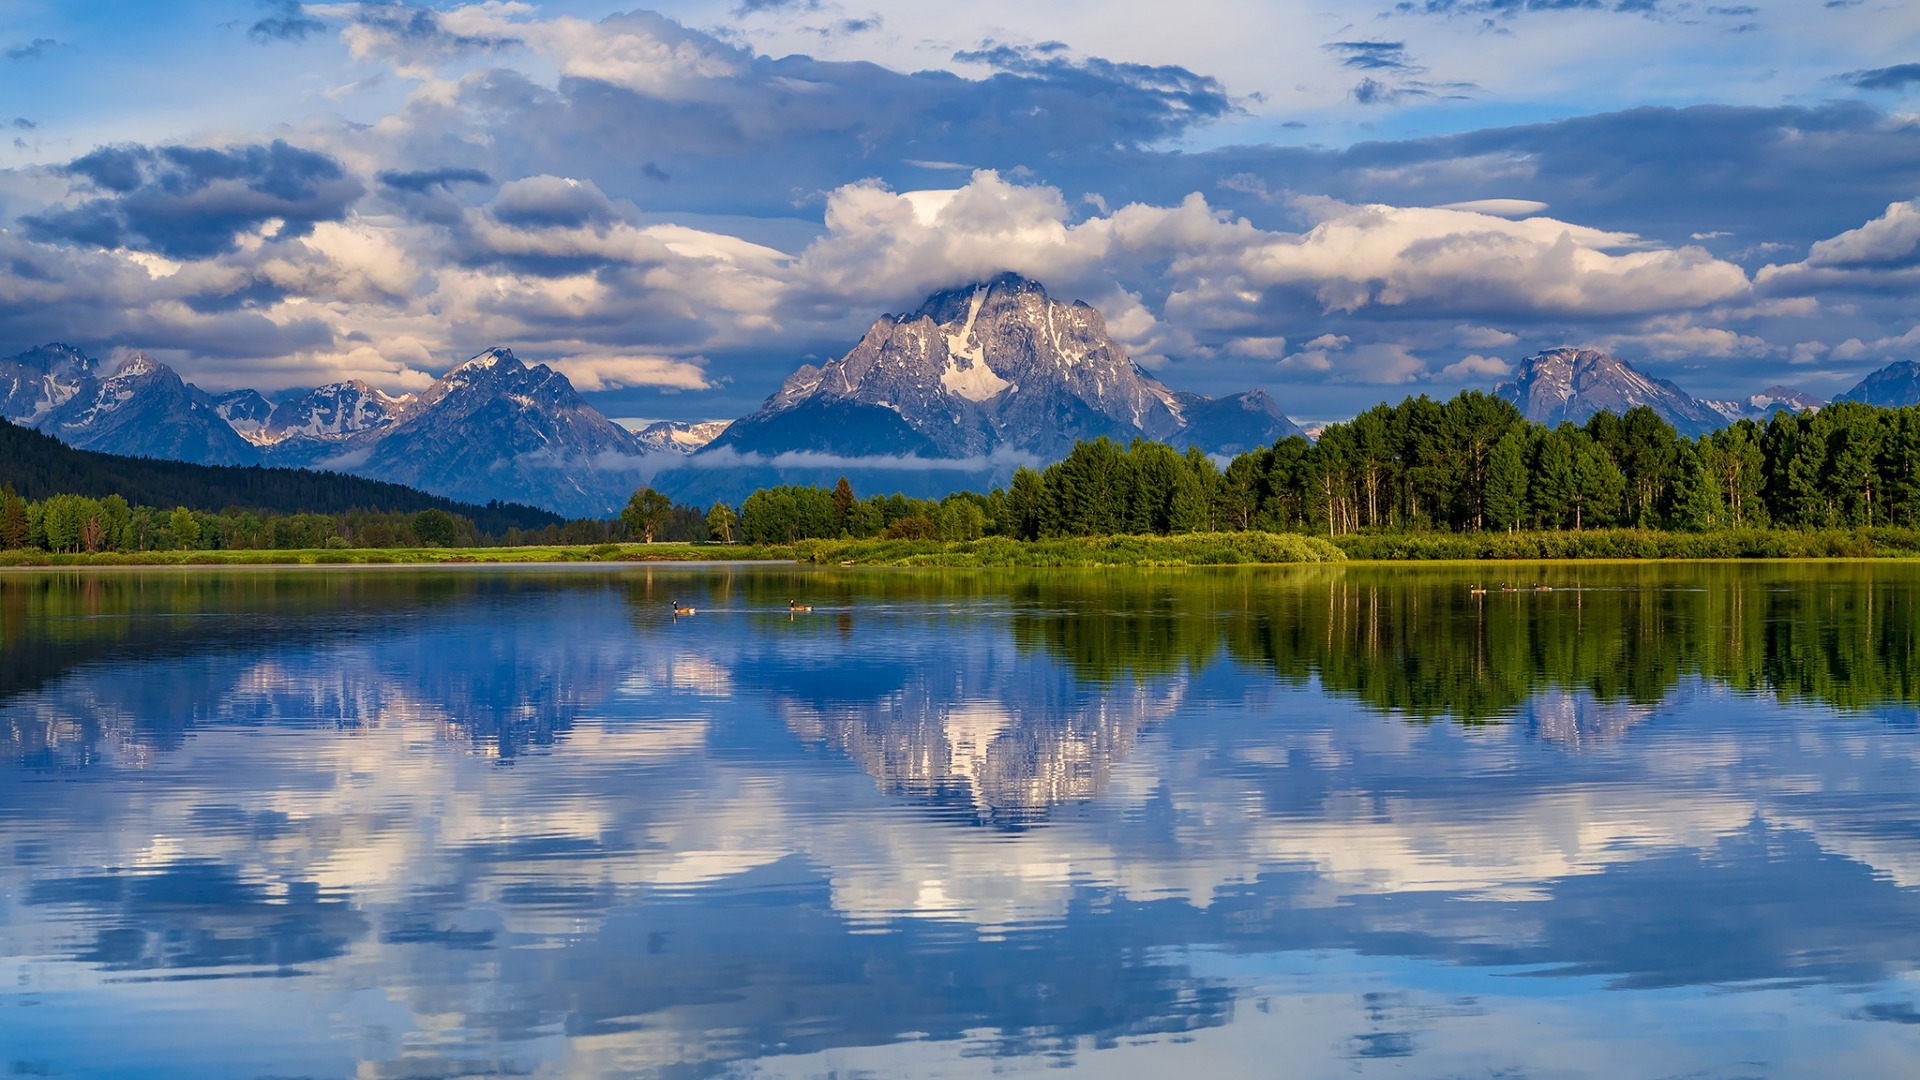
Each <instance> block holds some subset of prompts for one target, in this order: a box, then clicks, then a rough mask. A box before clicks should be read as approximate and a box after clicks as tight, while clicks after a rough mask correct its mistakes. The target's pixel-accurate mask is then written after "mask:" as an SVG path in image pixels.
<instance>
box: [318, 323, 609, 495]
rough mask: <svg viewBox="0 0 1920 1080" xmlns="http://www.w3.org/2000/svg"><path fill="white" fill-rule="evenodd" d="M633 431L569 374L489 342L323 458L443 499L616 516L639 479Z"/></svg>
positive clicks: (332, 464) (330, 463) (327, 463)
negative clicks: (384, 420)
mask: <svg viewBox="0 0 1920 1080" xmlns="http://www.w3.org/2000/svg"><path fill="white" fill-rule="evenodd" d="M642 453H644V450H643V449H642V447H641V445H640V443H639V440H637V439H635V438H634V436H633V433H632V432H630V431H628V430H627V429H625V428H623V427H621V426H620V425H618V424H616V423H614V422H613V421H611V420H608V419H607V418H606V417H605V416H602V415H601V414H600V413H599V411H597V410H596V409H594V408H593V407H592V406H590V405H588V404H587V403H586V402H585V401H583V400H582V399H581V397H580V394H579V392H578V391H576V390H574V388H573V384H572V383H571V382H568V381H567V377H566V376H565V375H562V374H560V373H559V372H557V371H554V370H552V369H551V368H549V367H547V366H546V365H545V364H537V365H535V366H533V367H528V366H526V365H525V364H523V363H521V362H520V360H519V358H518V357H515V356H514V355H513V351H512V350H511V349H488V350H487V351H485V352H483V353H481V354H480V355H478V356H476V357H474V358H473V359H471V360H468V361H467V362H466V363H464V364H461V365H460V366H459V367H456V368H454V369H453V370H452V371H449V372H447V373H446V374H445V375H443V376H441V378H440V379H439V380H438V381H437V382H435V383H434V384H433V385H432V386H431V387H429V388H428V389H427V390H426V391H424V392H423V393H421V394H420V396H419V398H418V400H417V401H415V402H413V403H412V404H410V405H409V406H407V408H406V409H405V410H404V411H403V412H402V413H401V414H400V416H399V419H397V420H396V421H395V422H394V423H392V424H390V425H384V426H381V427H377V428H373V429H370V430H366V431H362V432H360V433H359V434H356V435H354V436H353V437H352V438H350V439H348V440H346V441H345V442H344V443H342V444H340V452H339V453H338V455H337V456H334V457H331V458H326V459H322V460H321V461H320V462H319V464H320V465H323V466H327V467H332V468H339V469H343V470H345V471H349V472H353V473H357V474H359V475H361V476H371V477H378V478H380V479H382V480H390V481H393V482H396V483H402V484H406V485H408V486H410V487H418V488H421V489H423V490H426V491H431V492H434V493H436V494H440V495H445V496H448V497H449V498H458V499H468V500H477V499H482V498H501V497H505V498H509V499H512V500H514V501H516V502H527V503H534V504H537V505H540V506H545V507H549V508H552V509H554V510H557V511H559V512H561V513H564V514H569V515H572V516H578V517H586V516H595V517H607V516H611V515H612V514H614V513H617V512H618V511H619V509H620V507H622V506H624V505H625V504H626V501H627V498H628V497H629V496H630V495H632V494H633V490H634V488H635V487H637V486H638V485H639V483H640V478H639V475H638V473H637V472H636V469H637V468H638V467H639V465H640V463H639V461H638V460H637V459H638V458H639V457H640V455H641V454H642Z"/></svg>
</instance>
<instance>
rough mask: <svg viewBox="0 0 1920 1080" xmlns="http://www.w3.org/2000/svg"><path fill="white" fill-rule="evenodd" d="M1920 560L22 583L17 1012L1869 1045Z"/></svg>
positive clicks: (1581, 1055) (1397, 1054)
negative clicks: (686, 606)
mask: <svg viewBox="0 0 1920 1080" xmlns="http://www.w3.org/2000/svg"><path fill="white" fill-rule="evenodd" d="M1500 575H1506V576H1507V577H1509V578H1511V580H1510V581H1509V582H1508V583H1509V584H1512V585H1515V586H1516V587H1517V589H1516V591H1514V592H1502V591H1499V586H1500V584H1501V576H1500ZM1476 583H1481V584H1487V585H1489V586H1490V589H1489V591H1488V592H1487V593H1486V594H1485V595H1473V594H1472V593H1470V592H1469V589H1468V586H1469V585H1472V584H1476ZM1535 583H1539V584H1543V585H1549V586H1551V589H1550V590H1548V591H1534V590H1533V589H1532V588H1531V587H1530V586H1532V585H1533V584H1535ZM794 596H799V597H802V598H803V602H808V603H811V604H813V606H814V608H815V610H814V612H813V613H811V614H806V615H794V616H790V615H789V614H788V612H787V610H786V601H787V600H788V599H789V598H790V597H794ZM676 598H677V599H683V600H688V601H690V602H692V603H694V605H695V606H697V607H698V608H699V609H700V614H699V615H697V616H694V617H690V618H683V619H680V620H677V621H676V620H674V619H673V618H672V617H671V615H670V614H669V612H668V604H667V601H669V600H672V599H676ZM1917 601H1920V569H1916V568H1915V567H1913V566H1911V565H1907V564H1895V563H1858V564H1821V565H1792V564H1780V565H1734V564H1700V565H1617V566H1616V565H1594V564H1588V565H1573V564H1566V565H1553V566H1538V567H1520V566H1514V567H1499V568H1495V569H1493V570H1488V569H1484V568H1462V567H1424V568H1423V567H1408V566H1396V567H1391V568H1375V567H1363V566H1353V567H1344V568H1341V567H1332V568H1302V569H1247V570H1221V571H1185V572H1177V571H1167V572H1093V573H1084V572H1072V573H1066V572H1057V573H1041V572H1034V573H1011V572H943V571H915V572H910V573H909V572H891V571H852V572H839V571H818V570H811V569H806V568H782V567H756V568H746V569H740V568H707V569H658V568H651V569H650V568H644V567H639V568H631V569H627V568H621V569H608V568H605V567H582V568H567V569H553V570H539V569H521V570H504V571H495V570H489V569H459V570H452V569H449V570H427V571H414V570H382V571H373V570H369V571H347V570H341V571H330V572H325V573H320V572H287V571H279V572H273V571H201V572H191V573H185V572H168V571H158V572H137V573H136V572H129V573H71V574H15V575H4V576H0V826H3V827H0V964H3V965H4V968H5V970H4V971H3V972H0V977H4V978H5V980H6V983H5V985H6V986H7V987H8V988H9V989H7V990H6V991H0V1044H4V1045H5V1046H6V1047H7V1048H8V1049H7V1056H8V1060H9V1061H10V1062H11V1063H12V1066H11V1067H12V1068H13V1070H14V1071H15V1072H16V1073H25V1074H34V1073H46V1074H55V1073H57V1074H61V1075H98V1076H106V1075H114V1076H118V1075H151V1076H196V1077H198V1076H247V1077H252V1076H260V1075H268V1074H272V1075H310V1076H366V1077H385V1076H390V1077H423V1076H432V1077H438V1076H466V1075H497V1074H516V1075H517V1074H528V1073H531V1074H535V1075H565V1076H630V1075H639V1076H658V1077H680V1076H705V1075H721V1074H727V1075H732V1074H736V1073H738V1074H743V1075H744V1074H751V1075H801V1076H812V1075H829V1074H836V1073H837V1074H862V1075H880V1076H890V1075H899V1076H910V1075H929V1074H934V1073H939V1074H943V1075H946V1074H960V1075H974V1074H980V1075H985V1074H992V1073H1006V1072H1025V1071H1029V1070H1032V1071H1038V1070H1041V1069H1044V1068H1052V1067H1056V1066H1062V1065H1076V1066H1081V1067H1084V1068H1089V1069H1093V1070H1094V1071H1095V1074H1096V1075H1102V1076H1106V1075H1140V1076H1152V1075H1164V1074H1166V1073H1167V1072H1169V1071H1174V1070H1180V1069H1205V1070H1206V1071H1208V1072H1209V1073H1213V1074H1218V1075H1224V1076H1239V1075H1245V1076H1267V1075H1272V1074H1273V1073H1274V1069H1275V1065H1276V1062H1277V1061H1284V1062H1285V1063H1286V1068H1285V1070H1284V1071H1286V1072H1288V1073H1289V1074H1298V1075H1321V1074H1329V1075H1331V1074H1336V1073H1337V1074H1342V1075H1345V1074H1349V1073H1352V1072H1356V1071H1357V1072H1360V1073H1362V1074H1366V1073H1368V1072H1370V1071H1375V1070H1386V1071H1391V1070H1392V1069H1394V1068H1398V1067H1404V1066H1408V1065H1411V1066H1412V1067H1413V1068H1414V1070H1415V1071H1416V1072H1418V1073H1419V1074H1422V1075H1433V1074H1444V1075H1496V1074H1505V1075H1516V1074H1527V1075H1535V1074H1548V1073H1550V1074H1553V1075H1593V1076H1615V1075H1643V1074H1644V1075H1670V1074H1687V1073H1699V1074H1702V1075H1718V1074H1721V1073H1727V1072H1740V1073H1741V1074H1743V1075H1777V1076H1816V1075H1835V1074H1837V1073H1842V1072H1844V1073H1850V1074H1852V1075H1903V1074H1904V1073H1905V1071H1906V1069H1907V1068H1908V1067H1909V1066H1911V1064H1912V1062H1913V1061H1914V1060H1915V1053H1916V1051H1917V1050H1920V1026H1916V1025H1914V1024H1912V1023H1911V1022H1910V1021H1911V1020H1912V1019H1913V1018H1914V1017H1915V1016H1920V1010H1917V1009H1916V1006H1915V992H1914V987H1915V985H1916V983H1917V982H1920V974H1917V972H1920V895H1916V892H1915V889H1916V888H1920V838H1917V836H1916V829H1915V826H1914V822H1915V821H1917V820H1920V813H1916V811H1920V775H1917V774H1916V762H1920V725H1917V724H1916V719H1917V718H1920V710H1917V709H1916V705H1920V679H1917V678H1916V666H1915V665H1916V659H1917V658H1920V657H1917V655H1916V649H1917V646H1916V640H1915V634H1916V630H1915V618H1916V616H1917V615H1920V603H1917ZM1356 706H1357V708H1356ZM1727 989H1739V990H1741V991H1743V992H1741V993H1736V994H1728V993H1725V992H1724V991H1726V990H1727ZM1884 1021H1894V1022H1892V1023H1887V1022H1884ZM1409 1058H1411V1059H1413V1060H1412V1061H1411V1062H1409V1061H1408V1059H1409Z"/></svg>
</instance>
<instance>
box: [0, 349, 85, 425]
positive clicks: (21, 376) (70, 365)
mask: <svg viewBox="0 0 1920 1080" xmlns="http://www.w3.org/2000/svg"><path fill="white" fill-rule="evenodd" d="M98 366H99V363H98V361H95V360H92V359H90V358H89V357H87V356H86V354H84V353H82V352H81V351H80V350H79V349H76V348H74V347H73V346H71V345H59V344H54V345H42V346H40V347H39V348H37V349H28V350H27V351H26V352H23V353H21V354H20V355H19V356H10V357H5V358H0V416H4V417H6V418H7V419H8V420H11V421H13V422H14V423H16V424H27V425H29V426H31V425H33V424H35V423H38V422H39V420H40V418H41V417H43V416H45V415H47V414H48V413H50V412H52V411H53V410H55V409H57V408H59V407H60V406H62V405H64V404H66V403H67V401H69V400H70V399H71V398H72V397H73V396H74V395H75V394H78V393H79V392H80V391H81V390H83V389H85V388H86V387H88V386H90V385H92V384H93V383H94V382H95V381H97V380H96V378H95V374H94V371H95V369H96V368H97V367H98Z"/></svg>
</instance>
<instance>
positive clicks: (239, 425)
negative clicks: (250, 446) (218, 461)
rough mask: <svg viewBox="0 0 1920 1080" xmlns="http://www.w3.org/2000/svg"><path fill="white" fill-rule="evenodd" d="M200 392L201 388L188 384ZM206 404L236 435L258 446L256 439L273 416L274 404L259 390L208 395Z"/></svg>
mask: <svg viewBox="0 0 1920 1080" xmlns="http://www.w3.org/2000/svg"><path fill="white" fill-rule="evenodd" d="M187 385H188V386H189V387H190V388H192V389H194V390H198V389H199V387H196V386H193V384H192V383H188V384H187ZM206 403H207V404H209V405H211V406H213V411H214V412H216V413H219V414H220V419H222V420H225V421H226V422H227V426H228V427H230V428H232V429H233V430H234V432H235V433H236V434H238V435H239V436H240V437H241V438H243V439H245V440H247V441H248V442H250V443H255V444H257V443H258V442H259V441H260V440H259V439H257V438H255V436H256V435H258V434H259V432H260V429H261V428H263V427H265V426H266V425H267V418H268V417H270V416H272V415H273V402H271V401H268V400H267V399H266V397H265V396H263V395H262V394H261V393H260V391H258V390H233V391H230V392H228V393H225V394H208V395H206Z"/></svg>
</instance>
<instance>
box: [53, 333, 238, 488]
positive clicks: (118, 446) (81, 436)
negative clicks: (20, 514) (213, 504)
mask: <svg viewBox="0 0 1920 1080" xmlns="http://www.w3.org/2000/svg"><path fill="white" fill-rule="evenodd" d="M198 397H199V395H196V394H195V393H194V392H193V390H192V388H190V387H188V386H187V384H186V383H184V382H182V381H181V379H180V376H179V375H176V374H174V371H173V369H172V368H170V367H168V366H167V365H165V364H162V363H160V362H159V361H157V360H155V359H153V358H152V357H150V356H148V355H147V354H145V353H134V354H133V355H132V356H130V357H128V358H127V360H126V362H125V363H124V364H123V365H121V367H120V370H118V371H116V372H114V373H113V374H111V375H109V376H107V377H106V378H104V379H94V380H90V381H89V382H88V383H86V384H85V385H83V386H82V387H81V388H80V390H79V392H77V393H75V394H74V395H73V397H71V398H69V399H68V400H67V401H65V402H64V403H62V404H61V405H60V406H59V407H58V408H56V409H54V410H52V411H51V412H49V413H47V414H46V415H45V416H43V417H41V418H40V420H39V422H38V423H36V424H35V425H34V426H35V427H37V428H39V429H40V430H42V431H45V432H47V433H48V434H50V435H53V436H55V437H56V438H58V439H59V440H60V441H61V442H64V443H66V444H67V445H68V446H72V447H76V448H78V449H81V450H100V451H104V452H107V453H115V454H129V455H132V456H134V457H151V458H167V459H170V460H174V461H194V462H199V463H200V464H203V465H252V464H256V463H258V462H259V460H260V451H258V450H257V449H255V448H254V446H253V444H251V443H249V442H247V440H245V439H243V438H241V437H240V433H239V432H237V431H235V430H234V429H233V425H232V424H229V423H228V422H227V420H226V418H225V417H223V416H221V415H220V413H219V412H218V411H217V410H216V409H215V408H214V407H213V406H212V405H210V404H206V403H205V402H203V401H200V400H198Z"/></svg>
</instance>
